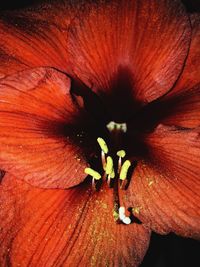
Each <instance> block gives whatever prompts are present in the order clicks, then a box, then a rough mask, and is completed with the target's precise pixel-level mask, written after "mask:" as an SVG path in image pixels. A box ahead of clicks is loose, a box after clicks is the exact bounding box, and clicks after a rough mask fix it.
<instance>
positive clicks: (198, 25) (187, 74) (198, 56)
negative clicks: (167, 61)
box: [172, 14, 200, 94]
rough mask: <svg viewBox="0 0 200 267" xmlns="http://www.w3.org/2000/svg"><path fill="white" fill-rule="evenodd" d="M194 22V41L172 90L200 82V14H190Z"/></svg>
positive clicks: (175, 90)
mask: <svg viewBox="0 0 200 267" xmlns="http://www.w3.org/2000/svg"><path fill="white" fill-rule="evenodd" d="M190 18H191V24H192V41H191V45H190V50H189V55H188V58H187V61H186V64H185V68H184V71H183V73H182V75H181V77H180V79H179V81H178V83H177V84H176V86H175V88H174V89H173V91H172V94H173V92H177V91H181V92H182V91H185V90H187V89H188V88H193V87H194V86H196V85H199V84H200V66H199V62H200V45H199V43H200V15H199V14H193V15H191V16H190Z"/></svg>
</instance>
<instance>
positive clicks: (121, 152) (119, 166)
mask: <svg viewBox="0 0 200 267" xmlns="http://www.w3.org/2000/svg"><path fill="white" fill-rule="evenodd" d="M117 156H118V157H119V160H118V170H117V171H118V173H120V171H121V167H122V158H124V157H125V156H126V152H125V150H119V151H117Z"/></svg>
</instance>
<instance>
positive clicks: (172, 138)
mask: <svg viewBox="0 0 200 267" xmlns="http://www.w3.org/2000/svg"><path fill="white" fill-rule="evenodd" d="M146 143H147V144H148V148H149V156H148V158H146V160H145V161H144V162H142V161H141V162H139V163H138V166H137V167H136V169H135V172H134V174H133V177H132V180H131V184H130V186H129V189H128V192H127V194H128V195H129V197H128V198H129V205H130V206H132V207H133V213H134V215H135V216H137V217H138V218H139V219H140V220H141V221H142V222H143V223H144V224H147V225H148V226H149V227H151V228H152V229H153V230H154V231H156V232H158V233H168V232H171V231H173V232H175V233H177V234H180V235H183V236H188V237H194V238H200V224H199V221H200V194H199V192H200V176H199V174H200V138H199V132H197V131H192V130H187V131H183V130H178V129H176V128H175V127H174V128H173V127H165V126H159V127H158V128H157V130H156V131H155V132H154V133H152V134H150V135H148V137H146ZM128 198H127V199H128Z"/></svg>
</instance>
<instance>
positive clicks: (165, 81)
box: [68, 0, 190, 106]
mask: <svg viewBox="0 0 200 267" xmlns="http://www.w3.org/2000/svg"><path fill="white" fill-rule="evenodd" d="M79 13H80V14H78V16H77V18H75V19H74V20H73V22H72V23H71V25H70V27H69V37H68V43H69V46H68V51H69V54H70V65H71V68H72V70H73V72H74V73H75V75H76V76H78V77H79V78H80V79H81V80H83V81H84V82H85V83H86V84H87V85H88V86H89V87H90V88H91V87H92V88H93V90H95V92H98V93H99V94H100V95H102V96H103V95H104V94H107V95H110V94H113V95H115V94H119V96H118V97H119V99H121V101H120V100H119V103H116V102H115V104H116V105H118V106H119V105H120V103H121V106H122V103H123V98H125V97H127V94H129V95H131V96H132V97H133V96H134V98H135V99H136V100H137V101H138V102H142V103H146V102H149V101H151V100H153V99H156V98H158V97H159V96H161V95H163V94H164V93H166V92H167V91H168V90H169V89H170V88H171V87H172V85H173V84H174V83H175V81H176V79H177V78H178V75H179V74H180V72H181V70H182V67H183V63H184V61H185V59H186V56H187V53H188V49H189V44H190V24H189V20H188V17H187V15H186V13H185V10H184V8H183V6H182V4H181V2H180V1H176V0H175V1H170V0H169V1H168V0H167V1H164V0H161V1H146V0H139V1H137V0H135V1H117V0H116V1H97V2H92V3H91V2H88V3H86V4H85V8H84V9H83V11H82V13H81V12H79ZM119 87H120V88H119ZM120 93H121V94H120Z"/></svg>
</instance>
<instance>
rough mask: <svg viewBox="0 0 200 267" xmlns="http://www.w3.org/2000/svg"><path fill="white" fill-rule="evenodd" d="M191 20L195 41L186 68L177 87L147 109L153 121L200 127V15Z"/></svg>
mask: <svg viewBox="0 0 200 267" xmlns="http://www.w3.org/2000/svg"><path fill="white" fill-rule="evenodd" d="M191 19H192V42H191V46H190V51H189V56H188V58H187V61H186V65H185V68H184V71H183V73H182V75H181V77H180V79H179V81H178V82H177V84H176V86H175V88H173V90H172V91H171V92H170V93H169V94H167V95H166V96H165V97H164V98H161V99H160V100H159V101H158V102H155V103H152V104H151V105H150V106H149V109H148V110H147V112H146V117H147V118H149V117H151V118H152V119H151V118H150V120H154V121H155V122H162V123H164V124H168V125H177V126H181V127H186V128H195V127H198V126H200V64H199V62H200V45H199V44H200V16H199V14H198V15H196V14H195V15H192V16H191ZM150 114H151V115H150Z"/></svg>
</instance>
